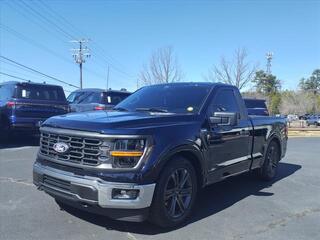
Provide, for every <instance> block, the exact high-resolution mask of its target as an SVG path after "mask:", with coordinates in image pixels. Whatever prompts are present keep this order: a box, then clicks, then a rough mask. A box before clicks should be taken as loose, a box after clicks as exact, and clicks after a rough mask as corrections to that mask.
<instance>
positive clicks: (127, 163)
mask: <svg viewBox="0 0 320 240" xmlns="http://www.w3.org/2000/svg"><path fill="white" fill-rule="evenodd" d="M145 148H146V140H145V139H114V140H110V141H105V142H103V144H102V145H101V146H100V152H101V154H100V157H99V159H100V161H102V162H104V163H109V164H110V165H111V167H112V168H133V167H135V166H136V165H137V163H138V162H139V160H140V159H141V157H142V155H143V153H144V151H145Z"/></svg>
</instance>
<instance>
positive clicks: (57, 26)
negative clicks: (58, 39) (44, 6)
mask: <svg viewBox="0 0 320 240" xmlns="http://www.w3.org/2000/svg"><path fill="white" fill-rule="evenodd" d="M20 2H21V3H22V4H23V5H25V6H26V7H27V8H29V9H30V10H31V11H32V12H34V13H35V14H37V15H38V16H40V17H41V18H42V19H44V20H46V21H47V22H48V23H50V24H51V25H52V26H54V27H56V28H57V29H58V30H59V31H60V32H61V33H63V34H64V35H65V36H67V37H69V38H71V39H74V38H75V36H72V35H71V34H70V33H68V32H67V31H65V30H64V29H62V28H61V27H60V26H59V25H57V24H55V23H54V22H53V21H51V20H50V19H48V18H47V17H46V16H44V15H43V14H42V13H40V12H38V11H37V10H35V9H34V8H33V7H30V5H28V4H27V3H25V2H24V1H23V0H21V1H20Z"/></svg>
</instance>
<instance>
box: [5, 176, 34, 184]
mask: <svg viewBox="0 0 320 240" xmlns="http://www.w3.org/2000/svg"><path fill="white" fill-rule="evenodd" d="M0 182H12V183H18V184H23V185H26V186H33V183H31V182H27V181H26V180H24V179H14V178H10V177H0Z"/></svg>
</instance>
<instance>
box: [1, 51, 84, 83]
mask: <svg viewBox="0 0 320 240" xmlns="http://www.w3.org/2000/svg"><path fill="white" fill-rule="evenodd" d="M0 57H1V58H3V59H5V60H7V61H9V62H12V63H14V64H16V65H18V66H21V67H24V68H26V69H29V70H31V71H33V72H36V73H38V74H40V75H42V76H45V77H47V78H50V79H52V80H55V81H57V82H60V83H63V84H66V85H68V86H71V87H75V88H79V87H78V86H75V85H73V84H70V83H67V82H65V81H62V80H60V79H58V78H56V77H52V76H50V75H48V74H45V73H42V72H40V71H38V70H36V69H34V68H31V67H28V66H26V65H24V64H21V63H18V62H16V61H14V60H12V59H9V58H7V57H5V56H2V55H0Z"/></svg>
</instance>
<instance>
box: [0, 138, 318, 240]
mask: <svg viewBox="0 0 320 240" xmlns="http://www.w3.org/2000/svg"><path fill="white" fill-rule="evenodd" d="M13 142H14V143H8V144H2V145H0V239H2V240H5V239H10V240H11V239H24V240H25V239H42V240H43V239H76V240H82V239H86V240H88V239H112V240H118V239H130V240H133V239H151V238H152V239H249V240H250V239H273V240H274V239H299V240H300V239H312V240H314V239H320V161H319V160H320V157H319V156H320V138H311V137H310V138H291V139H290V140H289V145H288V153H287V156H286V158H285V159H283V161H282V162H281V163H280V166H279V171H278V176H277V178H276V179H275V180H274V181H273V182H270V183H265V182H260V181H257V180H256V179H255V177H254V176H253V175H252V174H246V175H243V176H238V177H234V178H231V179H228V180H227V181H225V182H221V183H218V184H215V185H212V186H210V187H208V188H206V189H204V190H203V191H202V192H201V194H200V195H199V198H198V201H197V207H196V209H195V212H194V216H193V217H192V218H191V219H190V221H189V222H188V223H187V224H186V225H185V226H183V227H180V228H177V229H171V230H164V229H159V228H157V227H155V226H153V225H151V224H149V223H125V222H117V221H112V220H109V219H106V218H104V217H101V216H96V215H92V214H88V213H82V212H79V211H77V210H73V209H66V210H65V211H62V210H60V209H59V207H58V206H57V204H56V203H55V201H54V200H53V199H52V198H51V197H49V196H48V195H46V194H44V193H43V192H40V191H38V190H37V189H36V187H35V186H33V184H32V164H33V161H34V159H35V156H36V152H37V149H38V147H37V140H36V139H31V138H19V139H16V140H14V141H13Z"/></svg>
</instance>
